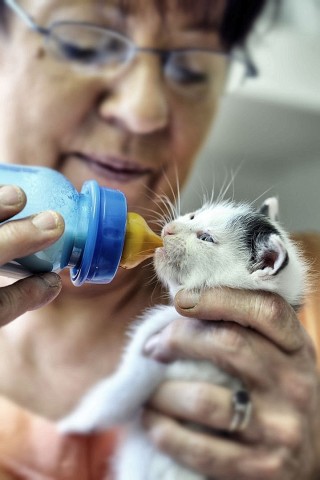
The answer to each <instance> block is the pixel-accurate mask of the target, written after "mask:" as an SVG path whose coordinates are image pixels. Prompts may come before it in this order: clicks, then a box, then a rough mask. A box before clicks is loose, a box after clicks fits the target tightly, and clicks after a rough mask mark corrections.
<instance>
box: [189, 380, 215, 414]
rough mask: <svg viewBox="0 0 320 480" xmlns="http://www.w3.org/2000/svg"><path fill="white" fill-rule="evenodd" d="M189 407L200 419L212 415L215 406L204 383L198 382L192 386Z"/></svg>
mask: <svg viewBox="0 0 320 480" xmlns="http://www.w3.org/2000/svg"><path fill="white" fill-rule="evenodd" d="M191 408H192V409H193V411H194V412H196V414H197V416H198V417H199V418H200V419H202V420H208V419H210V417H212V414H213V412H214V411H215V408H214V405H213V403H212V401H211V397H210V396H209V395H208V389H207V388H206V386H205V385H202V384H199V385H197V386H196V387H195V388H194V391H193V394H192V396H191Z"/></svg>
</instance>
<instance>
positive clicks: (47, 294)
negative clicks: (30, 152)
mask: <svg viewBox="0 0 320 480" xmlns="http://www.w3.org/2000/svg"><path fill="white" fill-rule="evenodd" d="M25 203H26V196H25V194H24V192H23V191H22V190H21V189H19V188H18V187H15V186H0V222H3V221H5V220H8V219H10V218H11V217H12V216H14V215H16V214H17V213H18V212H20V211H21V210H22V209H23V207H24V205H25ZM63 231H64V222H63V219H62V217H61V216H60V215H58V214H57V213H55V212H42V213H39V214H38V215H34V216H32V217H28V218H25V219H22V220H13V221H9V222H7V223H5V224H3V225H0V269H1V265H4V264H5V263H7V262H9V261H11V260H13V259H14V258H18V257H23V256H25V255H29V254H31V253H34V252H36V251H39V250H42V249H43V248H46V247H48V246H49V245H50V244H52V243H54V242H55V241H56V240H58V238H59V237H60V236H61V235H62V233H63ZM60 289H61V282H60V278H59V276H58V275H56V274H54V273H47V274H43V275H36V276H32V277H28V278H25V279H23V280H19V281H18V282H16V283H14V284H12V285H10V286H6V287H3V288H1V289H0V326H3V325H5V324H7V323H8V322H10V321H11V320H13V319H15V318H17V317H18V316H20V315H22V314H23V313H25V312H27V311H28V310H34V309H36V308H38V307H40V306H42V305H45V304H46V303H48V302H50V301H51V300H53V299H54V298H55V297H56V296H57V295H58V293H59V291H60Z"/></svg>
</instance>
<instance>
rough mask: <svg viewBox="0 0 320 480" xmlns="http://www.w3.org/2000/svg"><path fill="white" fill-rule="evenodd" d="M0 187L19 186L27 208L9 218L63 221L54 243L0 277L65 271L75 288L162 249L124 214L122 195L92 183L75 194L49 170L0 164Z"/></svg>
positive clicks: (108, 277)
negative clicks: (43, 215)
mask: <svg viewBox="0 0 320 480" xmlns="http://www.w3.org/2000/svg"><path fill="white" fill-rule="evenodd" d="M0 184H2V185H4V184H12V185H18V186H19V187H21V188H22V189H23V190H24V192H25V193H26V195H27V204H26V206H25V207H24V209H23V210H22V211H21V212H19V214H17V215H15V216H14V217H13V219H18V218H23V217H27V216H29V215H34V214H36V213H39V212H40V211H43V210H55V211H56V212H59V213H60V214H61V215H62V216H63V218H64V221H65V231H64V233H63V235H62V236H61V237H60V239H59V240H58V241H57V242H55V243H54V244H53V245H51V246H50V247H48V248H46V249H44V250H42V251H40V252H37V253H34V254H32V255H28V256H26V257H22V258H16V259H15V260H14V261H11V262H9V263H7V264H5V265H2V266H0V274H1V275H8V276H14V277H16V278H22V277H25V276H28V275H30V274H34V273H44V272H59V271H61V270H63V269H65V268H69V269H70V276H71V280H72V282H73V284H74V285H76V286H80V285H82V284H83V283H84V282H90V283H109V282H111V281H112V279H113V278H114V276H115V274H116V272H117V270H118V267H119V266H121V267H123V268H133V267H135V266H136V265H138V264H139V263H141V262H142V261H143V260H144V259H146V258H149V257H151V256H152V255H153V253H154V250H155V248H156V247H159V246H161V245H162V240H161V238H160V237H159V236H158V235H156V234H155V233H154V232H152V230H151V229H150V228H149V227H148V225H147V224H146V222H145V221H144V220H143V218H142V217H140V215H138V214H136V213H128V214H127V202H126V198H125V196H124V194H123V193H122V192H120V191H119V190H112V189H109V188H105V187H100V186H99V185H98V183H97V182H96V181H95V180H89V181H87V182H85V183H84V184H83V187H82V189H81V192H80V193H78V192H77V190H76V189H75V187H74V186H73V185H72V184H71V183H70V182H69V180H67V178H66V177H65V176H64V175H62V174H61V173H59V172H57V171H55V170H52V169H50V168H46V167H30V166H22V165H7V164H0Z"/></svg>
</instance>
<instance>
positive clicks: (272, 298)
mask: <svg viewBox="0 0 320 480" xmlns="http://www.w3.org/2000/svg"><path fill="white" fill-rule="evenodd" d="M263 298H264V299H263V302H262V308H261V310H263V314H264V318H265V321H267V322H268V323H269V324H271V325H274V324H275V325H279V323H280V322H281V320H282V319H284V318H287V313H286V309H287V306H286V304H285V302H284V300H283V299H282V298H281V297H280V296H279V295H273V294H269V295H265V296H264V297H263Z"/></svg>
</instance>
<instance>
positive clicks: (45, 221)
mask: <svg viewBox="0 0 320 480" xmlns="http://www.w3.org/2000/svg"><path fill="white" fill-rule="evenodd" d="M32 223H33V225H34V226H35V227H37V228H38V229H39V230H55V229H56V228H58V226H59V217H58V215H57V214H56V213H55V212H51V211H47V212H41V213H39V214H38V215H35V216H34V217H33V219H32Z"/></svg>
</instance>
